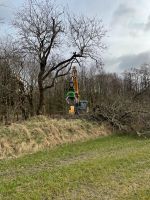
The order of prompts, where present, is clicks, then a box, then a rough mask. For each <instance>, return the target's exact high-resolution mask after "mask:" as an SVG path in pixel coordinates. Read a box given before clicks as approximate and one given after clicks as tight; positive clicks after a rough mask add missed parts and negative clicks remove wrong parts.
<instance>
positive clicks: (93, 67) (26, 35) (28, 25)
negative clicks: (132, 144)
mask: <svg viewBox="0 0 150 200" xmlns="http://www.w3.org/2000/svg"><path fill="white" fill-rule="evenodd" d="M64 13H65V14H64ZM64 16H65V20H64ZM12 24H13V26H14V28H15V30H16V36H13V38H10V36H9V37H7V39H5V40H4V39H3V38H1V43H0V71H1V73H0V120H1V122H4V123H6V124H8V123H10V122H12V121H16V120H21V119H28V118H29V117H31V116H34V115H36V114H38V115H39V114H46V115H52V114H57V115H58V114H59V115H65V114H67V112H68V107H67V105H66V102H65V95H64V94H65V85H66V81H67V80H68V79H69V77H70V73H71V68H72V66H77V69H78V80H79V89H80V98H81V99H86V100H88V106H89V109H90V112H89V114H88V115H90V116H91V118H93V119H95V120H98V121H107V122H108V123H110V124H111V125H112V126H113V127H114V128H117V129H120V130H125V131H126V130H128V131H129V130H131V131H133V130H136V131H141V130H142V131H143V130H148V129H149V120H150V114H149V113H150V104H149V97H150V87H149V86H150V65H149V63H143V65H142V66H134V68H132V69H130V70H128V71H125V72H124V73H123V74H119V75H118V74H116V73H107V72H105V65H103V64H102V55H101V52H102V51H103V50H105V48H106V47H105V45H104V44H103V38H104V37H105V35H106V33H107V31H106V30H105V28H104V26H103V23H102V21H101V20H98V19H96V18H93V19H89V18H87V17H85V16H75V15H70V14H69V13H68V11H67V12H64V11H63V10H61V8H59V7H57V6H55V4H53V3H52V2H51V1H48V0H45V1H43V2H42V3H40V1H32V0H29V1H26V4H25V5H24V7H23V8H21V9H20V10H18V11H17V12H16V15H15V17H14V20H13V22H12ZM106 51H107V50H106ZM104 64H105V63H104ZM127 68H128V69H129V68H130V66H127Z"/></svg>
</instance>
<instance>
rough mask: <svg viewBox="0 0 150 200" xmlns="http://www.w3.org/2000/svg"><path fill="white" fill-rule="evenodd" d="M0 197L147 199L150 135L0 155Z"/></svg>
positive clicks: (113, 137)
mask: <svg viewBox="0 0 150 200" xmlns="http://www.w3.org/2000/svg"><path fill="white" fill-rule="evenodd" d="M0 199H1V200H5V199H10V200H18V199H23V200H25V199H26V200H30V199H33V200H34V199H37V200H51V199H57V200H60V199H62V200H79V199H87V200H91V199H93V200H96V199H98V200H105V199H107V200H112V199H119V200H123V199H126V200H130V199H133V200H142V199H143V200H149V199H150V140H148V139H138V138H133V137H125V136H124V137H121V136H106V137H101V138H99V139H95V140H89V141H86V142H82V143H79V142H78V143H75V144H68V145H63V146H61V147H55V148H54V149H53V150H46V151H42V152H38V153H35V154H31V155H26V156H24V157H20V158H16V159H11V160H2V161H0Z"/></svg>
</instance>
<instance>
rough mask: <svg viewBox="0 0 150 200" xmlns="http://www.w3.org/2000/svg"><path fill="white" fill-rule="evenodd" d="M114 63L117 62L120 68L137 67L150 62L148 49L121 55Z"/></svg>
mask: <svg viewBox="0 0 150 200" xmlns="http://www.w3.org/2000/svg"><path fill="white" fill-rule="evenodd" d="M116 63H119V65H118V68H119V69H120V70H125V69H129V68H131V67H139V66H141V65H142V64H144V63H146V64H148V63H150V51H146V52H142V53H139V54H130V55H125V56H121V57H119V58H118V59H117V60H116Z"/></svg>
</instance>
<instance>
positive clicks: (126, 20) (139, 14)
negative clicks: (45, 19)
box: [0, 0, 150, 72]
mask: <svg viewBox="0 0 150 200" xmlns="http://www.w3.org/2000/svg"><path fill="white" fill-rule="evenodd" d="M57 1H58V2H59V3H61V4H62V5H65V4H68V7H69V8H70V10H72V11H73V12H74V13H83V14H85V15H87V16H97V17H99V18H101V19H102V20H103V23H104V25H105V28H106V29H107V30H108V33H107V38H106V39H105V43H106V45H107V47H108V49H107V50H106V51H105V53H103V55H102V56H103V58H104V63H105V68H106V70H107V71H110V72H122V71H124V70H125V69H128V68H131V67H134V66H140V65H141V64H143V63H150V0H57ZM22 2H23V0H0V4H3V5H4V6H1V7H0V18H4V21H5V24H8V23H9V21H10V19H11V18H12V13H13V12H14V11H15V10H16V8H17V7H19V6H20V5H21V4H22ZM1 26H2V25H1ZM10 31H11V27H9V26H8V25H3V28H1V32H0V34H1V35H6V34H7V33H10Z"/></svg>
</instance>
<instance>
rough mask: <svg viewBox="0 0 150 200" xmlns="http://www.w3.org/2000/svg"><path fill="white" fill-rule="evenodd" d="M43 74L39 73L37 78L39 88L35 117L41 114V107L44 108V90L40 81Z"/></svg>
mask: <svg viewBox="0 0 150 200" xmlns="http://www.w3.org/2000/svg"><path fill="white" fill-rule="evenodd" d="M42 76H43V72H40V73H39V76H38V87H39V105H38V109H37V115H42V114H43V106H44V88H43V80H42Z"/></svg>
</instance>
